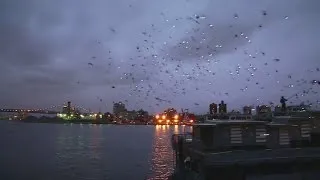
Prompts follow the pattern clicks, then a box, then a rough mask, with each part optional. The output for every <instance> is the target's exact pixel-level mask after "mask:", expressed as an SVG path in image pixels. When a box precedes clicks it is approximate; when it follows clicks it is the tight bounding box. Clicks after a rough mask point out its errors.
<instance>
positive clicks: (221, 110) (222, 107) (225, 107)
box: [219, 101, 227, 114]
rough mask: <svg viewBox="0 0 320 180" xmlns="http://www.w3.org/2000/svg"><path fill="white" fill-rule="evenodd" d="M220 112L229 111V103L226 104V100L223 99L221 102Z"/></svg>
mask: <svg viewBox="0 0 320 180" xmlns="http://www.w3.org/2000/svg"><path fill="white" fill-rule="evenodd" d="M219 113H220V114H221V113H227V104H225V103H224V101H221V103H220V104H219Z"/></svg>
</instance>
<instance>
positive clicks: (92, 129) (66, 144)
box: [55, 125, 103, 179]
mask: <svg viewBox="0 0 320 180" xmlns="http://www.w3.org/2000/svg"><path fill="white" fill-rule="evenodd" d="M82 126H84V125H69V126H64V128H63V129H61V131H60V132H59V134H58V136H57V137H56V145H55V147H56V150H55V152H56V156H55V157H56V161H55V163H56V166H57V171H58V172H57V174H59V176H63V177H65V178H70V179H74V178H77V177H79V178H80V177H81V178H89V177H90V178H93V177H94V178H101V176H103V173H102V169H101V163H100V162H102V161H101V156H102V153H103V151H102V150H101V149H102V148H103V147H102V145H101V142H102V141H103V140H102V137H103V135H102V127H101V126H98V125H92V126H90V125H88V126H86V127H82ZM81 127H82V128H81ZM93 172H94V175H93V174H92V173H93Z"/></svg>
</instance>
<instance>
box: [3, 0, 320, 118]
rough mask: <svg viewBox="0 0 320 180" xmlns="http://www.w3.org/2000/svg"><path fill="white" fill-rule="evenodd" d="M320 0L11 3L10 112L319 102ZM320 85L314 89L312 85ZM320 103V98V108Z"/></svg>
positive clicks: (7, 36)
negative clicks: (63, 107) (316, 82)
mask: <svg viewBox="0 0 320 180" xmlns="http://www.w3.org/2000/svg"><path fill="white" fill-rule="evenodd" d="M319 7H320V2H319V1H317V0H282V1H279V0H259V1H257V0H174V1H172V0H161V1H156V0H28V1H25V0H2V1H1V2H0V62H1V65H0V83H1V84H0V93H1V94H0V107H4V108H46V107H51V106H54V105H62V104H63V103H65V102H66V101H69V100H70V101H72V102H73V103H75V104H77V105H79V106H82V107H86V108H91V109H92V110H95V111H98V110H101V111H111V109H112V102H113V101H123V102H125V103H126V104H127V106H128V109H139V108H144V109H146V110H149V111H151V112H157V111H160V110H163V109H164V108H167V107H174V108H177V109H180V108H189V111H194V112H197V113H200V112H207V111H208V104H209V103H211V102H216V103H218V102H219V101H221V100H224V101H225V102H227V103H228V104H229V107H230V109H231V108H239V107H241V106H243V105H257V104H269V103H270V102H273V103H275V104H279V99H280V97H281V96H282V95H283V96H286V97H288V98H289V97H291V96H294V94H298V96H294V97H293V98H291V99H290V101H292V103H301V102H305V103H313V105H314V106H316V105H317V103H318V104H319V100H320V98H319V97H320V96H319V94H317V93H318V92H319V91H320V85H312V83H310V82H311V81H312V80H320V72H319V68H320V54H319V49H320V42H319V39H320V35H319V32H320V21H319V18H320V11H319V9H318V8H319ZM310 88H312V89H310ZM319 105H320V104H319Z"/></svg>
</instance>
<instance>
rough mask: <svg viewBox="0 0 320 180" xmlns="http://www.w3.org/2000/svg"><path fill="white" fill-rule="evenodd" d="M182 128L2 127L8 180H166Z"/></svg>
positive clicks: (0, 171) (1, 152) (1, 162)
mask: <svg viewBox="0 0 320 180" xmlns="http://www.w3.org/2000/svg"><path fill="white" fill-rule="evenodd" d="M189 128H190V127H182V126H180V127H178V126H125V125H121V126H116V125H89V124H84V125H81V124H36V123H20V122H13V121H0V144H1V145H0V177H1V179H5V180H18V179H23V180H25V179H33V180H38V179H39V180H57V179H59V180H82V179H83V180H84V179H86V180H98V179H99V180H102V179H110V180H112V179H116V180H118V179H119V180H122V179H123V180H126V179H137V180H143V179H148V180H152V179H166V177H168V176H169V175H170V173H171V172H172V171H173V152H172V149H171V142H170V138H171V135H172V134H173V133H178V132H183V131H189V130H190V129H189Z"/></svg>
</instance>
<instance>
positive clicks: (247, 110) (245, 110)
mask: <svg viewBox="0 0 320 180" xmlns="http://www.w3.org/2000/svg"><path fill="white" fill-rule="evenodd" d="M243 114H246V115H252V107H251V106H244V107H243Z"/></svg>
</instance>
